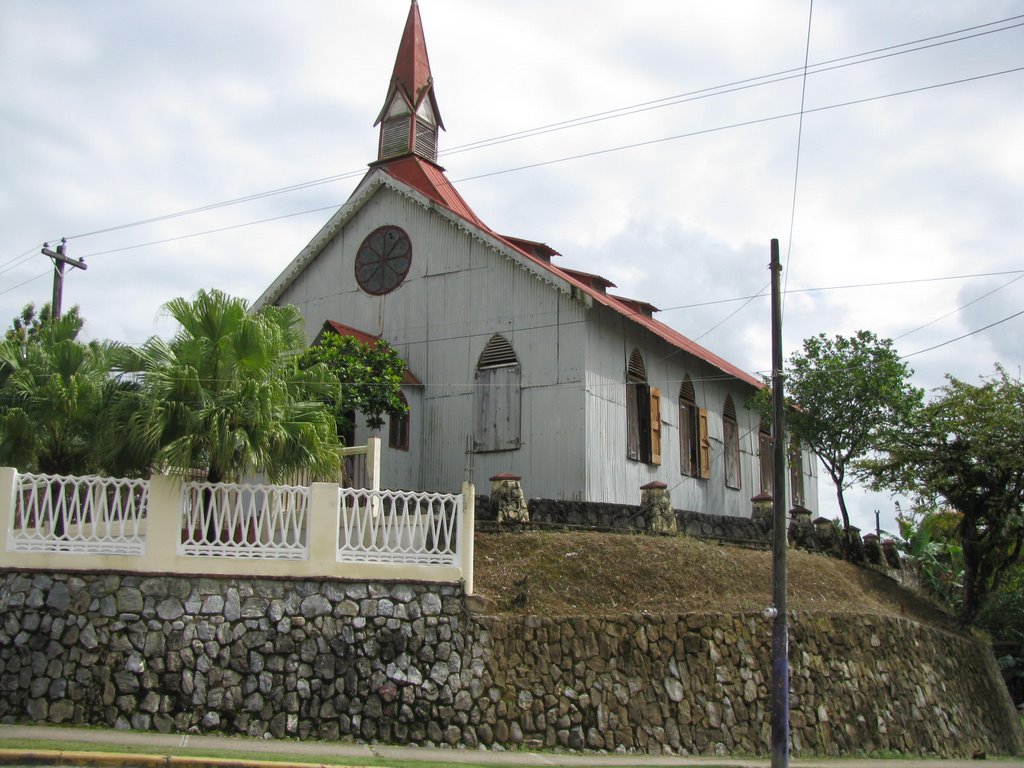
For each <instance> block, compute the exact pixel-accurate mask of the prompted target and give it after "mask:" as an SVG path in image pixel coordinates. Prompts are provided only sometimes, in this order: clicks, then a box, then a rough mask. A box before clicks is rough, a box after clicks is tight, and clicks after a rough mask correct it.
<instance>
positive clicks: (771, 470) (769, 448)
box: [758, 429, 775, 493]
mask: <svg viewBox="0 0 1024 768" xmlns="http://www.w3.org/2000/svg"><path fill="white" fill-rule="evenodd" d="M758 460H759V462H760V464H761V490H762V491H764V492H766V493H772V492H773V491H772V487H773V486H774V485H775V447H774V445H773V444H772V436H771V433H770V432H766V431H765V430H763V429H762V430H761V431H760V432H759V433H758Z"/></svg>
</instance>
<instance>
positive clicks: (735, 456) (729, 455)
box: [722, 395, 741, 488]
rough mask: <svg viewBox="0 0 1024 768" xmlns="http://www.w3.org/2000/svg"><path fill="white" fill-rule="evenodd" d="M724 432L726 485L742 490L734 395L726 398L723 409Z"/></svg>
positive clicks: (738, 427)
mask: <svg viewBox="0 0 1024 768" xmlns="http://www.w3.org/2000/svg"><path fill="white" fill-rule="evenodd" d="M722 432H723V438H724V440H725V484H726V485H727V486H728V487H729V488H740V487H741V478H740V425H739V422H737V421H736V406H735V405H733V402H732V395H727V396H726V398H725V407H724V408H723V409H722Z"/></svg>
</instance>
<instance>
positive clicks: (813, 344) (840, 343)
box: [754, 331, 924, 531]
mask: <svg viewBox="0 0 1024 768" xmlns="http://www.w3.org/2000/svg"><path fill="white" fill-rule="evenodd" d="M912 373H913V371H911V370H910V368H908V367H907V365H906V363H904V362H902V361H901V360H900V358H899V355H898V354H897V353H896V350H894V349H893V346H892V340H891V339H880V338H878V337H877V336H876V335H875V334H873V333H871V332H870V331H858V332H857V333H856V334H855V335H853V336H850V337H845V336H835V337H834V338H829V337H827V336H826V335H825V334H820V335H818V336H813V337H811V338H809V339H805V340H804V344H803V349H802V350H801V351H799V352H796V353H794V354H793V355H792V356H791V357H790V358H789V365H788V367H787V369H786V377H785V381H784V385H783V388H784V390H785V394H786V399H787V403H788V404H789V405H790V406H792V407H790V408H787V411H786V419H787V424H786V427H787V429H788V431H789V432H790V433H791V434H792V435H793V437H795V438H796V439H797V440H799V441H800V442H801V443H803V444H804V445H808V446H810V447H811V449H812V450H813V451H814V452H815V453H816V454H817V456H818V458H819V459H820V460H821V463H822V464H823V465H824V467H825V470H826V471H827V472H828V474H829V477H830V478H832V482H833V483H834V484H835V487H836V497H837V499H838V501H839V512H840V514H841V515H842V519H843V529H844V530H847V531H848V530H849V528H850V515H849V512H848V511H847V507H846V499H845V497H844V491H845V490H846V489H847V488H849V487H850V485H851V484H852V483H853V481H855V480H858V479H861V478H862V477H863V473H862V472H861V471H860V470H859V469H858V465H857V464H856V462H857V461H858V460H860V459H862V458H865V457H867V456H869V455H870V454H871V453H872V452H873V451H875V450H877V449H878V448H879V446H881V445H882V444H884V442H885V436H886V434H887V433H888V432H890V431H891V430H892V429H894V428H898V426H899V425H900V424H902V423H904V422H905V421H906V420H907V419H908V418H909V417H910V415H911V414H912V413H913V412H914V410H915V409H916V408H917V407H919V406H920V404H921V400H922V397H923V394H924V393H923V392H922V390H920V389H916V388H915V387H913V386H911V385H910V376H911V374H912ZM754 406H755V407H756V408H757V409H758V410H759V411H760V412H761V413H762V414H763V415H764V416H766V417H768V418H770V416H771V388H770V387H767V388H765V389H762V390H761V391H760V392H759V393H758V395H757V396H755V398H754Z"/></svg>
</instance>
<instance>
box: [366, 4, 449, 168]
mask: <svg viewBox="0 0 1024 768" xmlns="http://www.w3.org/2000/svg"><path fill="white" fill-rule="evenodd" d="M377 124H380V145H379V150H378V155H377V159H378V160H387V159H389V158H392V157H399V156H401V155H405V154H409V153H412V154H416V155H419V156H421V157H425V158H426V159H427V160H430V161H431V162H435V161H436V160H437V132H438V129H439V128H444V123H442V122H441V113H440V112H439V111H438V109H437V101H436V99H435V97H434V79H433V77H431V75H430V59H429V58H428V57H427V44H426V40H425V38H424V36H423V21H422V20H421V19H420V8H419V5H418V4H417V2H416V0H412V4H411V5H410V7H409V16H408V18H407V19H406V21H405V30H404V31H403V32H402V41H401V43H399V45H398V55H397V56H396V57H395V69H394V72H393V73H392V75H391V83H390V85H389V86H388V95H387V97H386V98H385V100H384V108H383V109H381V111H380V114H379V115H378V116H377V120H376V122H375V123H374V125H377Z"/></svg>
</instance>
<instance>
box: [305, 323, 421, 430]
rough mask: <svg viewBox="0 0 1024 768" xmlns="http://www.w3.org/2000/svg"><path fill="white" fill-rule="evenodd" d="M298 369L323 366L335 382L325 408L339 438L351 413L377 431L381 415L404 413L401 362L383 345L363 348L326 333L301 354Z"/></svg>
mask: <svg viewBox="0 0 1024 768" xmlns="http://www.w3.org/2000/svg"><path fill="white" fill-rule="evenodd" d="M299 365H300V367H302V368H309V367H311V366H316V365H325V366H327V368H329V369H330V371H331V373H332V374H334V376H335V377H336V379H337V381H338V382H339V384H340V387H339V389H338V391H337V393H336V394H334V395H333V396H332V398H331V399H330V400H329V401H328V405H329V407H330V408H331V411H332V413H333V414H334V417H335V419H336V420H337V422H338V431H339V433H340V434H344V433H345V432H346V431H347V430H348V428H350V427H351V426H352V425H351V424H350V423H349V416H348V414H350V413H352V412H354V411H358V412H359V413H361V414H363V416H365V417H366V424H367V426H368V427H370V428H371V429H379V428H380V427H382V426H383V425H384V416H385V415H396V416H397V415H399V414H403V413H405V412H406V410H407V409H408V406H407V405H406V404H405V402H404V401H403V400H402V397H401V394H402V376H403V375H404V374H405V369H406V365H405V361H404V360H402V358H401V357H399V355H398V352H396V351H395V350H394V349H393V348H392V347H391V346H390V345H389V344H388V343H387V342H386V341H383V340H380V341H378V342H376V343H375V344H366V343H364V342H362V341H359V340H358V339H355V338H353V337H351V336H340V335H338V334H336V333H328V334H325V335H324V336H323V337H322V338H321V339H320V341H319V342H318V343H317V344H314V345H313V346H311V347H310V348H309V349H307V350H306V351H305V352H304V353H303V354H302V357H301V358H300V360H299Z"/></svg>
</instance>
